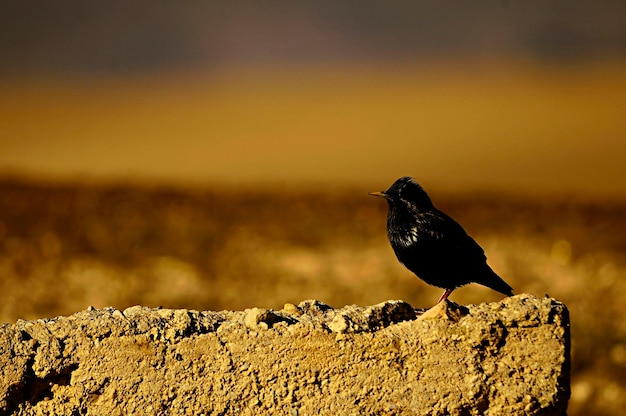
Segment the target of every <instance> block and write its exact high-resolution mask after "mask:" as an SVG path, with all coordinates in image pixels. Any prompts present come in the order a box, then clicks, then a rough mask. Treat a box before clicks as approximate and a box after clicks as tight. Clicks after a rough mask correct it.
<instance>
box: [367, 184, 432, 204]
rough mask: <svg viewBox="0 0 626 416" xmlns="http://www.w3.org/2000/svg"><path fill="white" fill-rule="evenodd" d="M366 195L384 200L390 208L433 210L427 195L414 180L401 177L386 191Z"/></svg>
mask: <svg viewBox="0 0 626 416" xmlns="http://www.w3.org/2000/svg"><path fill="white" fill-rule="evenodd" d="M368 195H372V196H378V197H381V198H385V199H386V200H387V202H388V203H389V206H390V207H397V206H399V205H405V206H406V207H408V208H411V209H413V210H418V211H422V210H428V209H431V208H433V203H432V202H431V200H430V198H429V197H428V194H426V192H425V191H424V189H422V187H421V186H420V184H418V183H417V182H416V181H415V179H413V178H411V177H409V176H403V177H402V178H400V179H398V180H396V181H395V182H394V183H393V184H392V185H391V186H390V187H389V189H387V190H386V191H382V192H371V193H369V194H368Z"/></svg>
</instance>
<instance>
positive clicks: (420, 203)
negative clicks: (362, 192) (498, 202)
mask: <svg viewBox="0 0 626 416" xmlns="http://www.w3.org/2000/svg"><path fill="white" fill-rule="evenodd" d="M369 195H373V196H379V197H382V198H385V199H386V200H387V203H388V204H389V213H388V215H387V237H388V238H389V242H390V243H391V247H392V248H393V251H394V252H395V254H396V257H397V258H398V260H399V261H400V263H402V264H403V265H404V266H405V267H406V268H407V269H409V270H410V271H412V272H413V273H415V274H416V275H417V277H419V278H420V279H422V280H423V281H425V282H426V283H428V284H429V285H433V286H437V287H440V288H442V289H445V292H443V295H441V297H440V298H439V300H438V301H437V303H439V302H441V301H442V300H444V299H446V298H447V297H448V296H449V295H450V293H452V291H453V290H454V289H456V288H457V287H460V286H463V285H466V284H468V283H479V284H481V285H483V286H487V287H488V288H490V289H493V290H495V291H498V292H500V293H503V294H505V295H507V296H512V295H513V289H512V288H511V286H509V285H508V284H507V283H506V282H505V281H504V280H502V278H501V277H500V276H498V275H497V274H496V273H495V272H494V271H493V270H492V269H491V267H489V265H487V257H486V256H485V252H484V250H483V249H482V248H481V247H480V246H479V245H478V243H476V241H474V239H473V238H472V237H470V236H469V235H467V233H466V232H465V230H464V229H463V227H461V226H460V225H459V223H458V222H456V221H455V220H453V219H452V218H450V217H449V216H448V215H446V214H444V213H443V212H441V211H439V210H438V209H437V208H435V207H434V205H433V203H432V202H431V201H430V198H429V197H428V195H427V194H426V192H425V191H424V189H422V187H421V186H420V185H419V184H418V183H417V182H416V181H415V180H414V179H413V178H410V177H408V176H405V177H402V178H400V179H398V180H397V181H395V182H394V183H393V185H391V186H390V187H389V189H387V190H386V191H383V192H372V193H370V194H369Z"/></svg>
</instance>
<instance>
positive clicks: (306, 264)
mask: <svg viewBox="0 0 626 416" xmlns="http://www.w3.org/2000/svg"><path fill="white" fill-rule="evenodd" d="M433 198H434V200H435V201H436V203H437V205H438V206H439V207H440V208H441V209H443V210H445V211H447V212H448V213H450V214H451V215H452V216H453V217H455V218H456V219H457V220H458V221H460V222H461V223H462V224H463V225H464V226H465V228H466V229H467V230H468V232H469V233H470V234H471V235H473V236H474V237H475V238H476V239H477V240H478V241H479V243H481V244H482V245H483V247H484V248H485V250H486V252H487V254H488V258H489V261H490V264H491V265H492V266H493V267H494V268H495V269H496V270H497V271H498V272H499V273H500V274H501V275H502V276H503V277H504V278H505V279H506V280H507V281H508V282H509V283H510V284H511V285H512V286H513V287H514V288H515V290H516V292H517V293H521V292H531V293H534V294H536V295H539V296H541V295H543V294H549V295H550V296H553V297H555V298H557V299H559V300H561V301H563V302H565V303H566V304H567V305H568V307H569V309H570V313H571V319H572V334H573V343H572V346H573V378H572V382H573V383H572V387H573V397H572V400H571V406H570V410H571V411H570V414H571V415H577V414H580V415H583V414H590V413H593V414H607V415H608V414H613V415H616V414H623V410H622V409H623V406H622V400H621V398H622V397H623V394H624V393H625V391H624V390H625V386H624V385H623V382H622V380H623V379H624V376H626V371H625V370H626V325H625V324H624V322H626V321H625V320H624V319H623V315H624V312H623V310H622V309H623V308H622V306H623V302H622V300H623V293H624V290H626V287H625V286H626V285H625V283H624V279H623V276H624V273H625V272H626V256H625V255H624V249H625V247H626V233H624V230H626V205H624V204H606V203H603V204H601V203H597V202H589V201H588V202H580V201H573V200H568V199H555V200H550V201H547V200H544V201H542V202H539V201H537V202H534V201H529V200H526V199H524V200H522V199H516V198H514V197H503V196H495V195H486V194H485V195H478V196H476V195H475V196H473V197H468V196H466V197H459V196H455V195H450V194H448V195H441V194H437V193H435V194H434V195H433ZM385 215H386V204H384V202H383V201H380V200H378V199H374V198H370V197H367V196H366V195H365V189H360V188H350V187H346V188H342V189H336V190H335V191H333V192H328V193H320V192H312V191H301V192H298V193H294V192H285V193H276V192H268V191H262V190H261V191H247V192H244V191H237V190H233V189H229V188H227V187H212V188H203V189H201V188H196V189H189V188H188V189H183V188H165V187H148V186H144V187H141V186H122V185H115V186H114V185H110V186H105V185H69V184H65V185H63V184H55V185H52V184H48V185H42V184H37V183H29V182H23V181H17V180H8V179H5V180H3V181H2V182H1V183H0V241H2V244H1V245H0V274H1V275H2V279H1V280H0V288H1V289H0V293H2V303H1V309H0V318H1V320H2V321H3V322H11V321H14V320H15V319H17V318H24V319H34V318H39V317H50V316H55V315H66V314H71V313H73V312H76V311H78V310H82V309H84V308H86V307H87V306H89V305H93V306H95V307H103V306H114V307H116V308H120V309H123V308H125V307H128V306H130V305H134V304H142V305H146V306H152V307H155V306H163V307H167V308H190V309H199V310H207V309H212V310H221V309H243V308H249V307H252V306H259V307H268V308H281V307H282V305H283V304H284V303H286V302H291V303H298V302H299V301H301V300H304V299H309V298H316V299H320V300H322V301H324V302H327V303H329V304H331V305H334V306H337V307H340V306H343V305H344V304H353V303H356V304H361V305H366V304H375V303H378V302H382V301H384V300H387V299H403V300H406V301H408V302H409V303H411V304H412V305H414V306H415V307H429V306H431V305H432V304H433V302H434V301H435V300H436V299H437V297H438V296H439V295H440V290H439V289H437V288H431V287H428V286H426V285H425V284H424V283H422V282H421V281H419V280H417V279H416V278H415V277H414V276H413V275H412V274H410V273H409V272H407V271H406V270H404V269H403V268H402V266H400V265H399V264H398V263H397V261H396V260H395V258H394V256H393V253H392V251H391V249H390V247H389V246H388V243H387V241H386V237H385V232H384V227H385ZM500 298H501V296H500V295H499V294H497V293H495V292H493V291H490V290H489V289H486V288H483V287H480V286H477V285H470V286H467V287H464V288H461V289H459V290H457V291H455V293H453V295H452V299H453V300H454V301H456V302H459V303H478V302H487V301H495V300H498V299H500Z"/></svg>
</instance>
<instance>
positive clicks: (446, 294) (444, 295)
mask: <svg viewBox="0 0 626 416" xmlns="http://www.w3.org/2000/svg"><path fill="white" fill-rule="evenodd" d="M453 290H454V289H446V291H445V292H443V295H441V297H440V298H439V300H438V301H437V303H439V302H441V301H442V300H446V299H448V296H450V293H452V291H453Z"/></svg>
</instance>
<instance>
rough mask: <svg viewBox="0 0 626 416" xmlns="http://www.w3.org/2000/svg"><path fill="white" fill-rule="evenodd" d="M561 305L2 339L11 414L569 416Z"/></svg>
mask: <svg viewBox="0 0 626 416" xmlns="http://www.w3.org/2000/svg"><path fill="white" fill-rule="evenodd" d="M569 349H570V338H569V317H568V311H567V308H566V307H565V305H564V304H562V303H560V302H558V301H556V300H554V299H551V298H547V297H546V298H537V297H534V296H532V295H525V294H523V295H518V296H514V297H511V298H507V299H504V300H503V301H501V302H497V303H488V304H479V305H467V306H459V305H457V304H455V303H453V302H449V301H445V302H442V303H440V304H439V305H437V306H435V307H433V308H432V309H430V310H428V311H426V312H424V311H421V310H415V309H414V308H413V307H411V306H410V305H409V304H407V303H405V302H402V301H388V302H384V303H381V304H378V305H375V306H370V307H359V306H346V307H344V308H341V309H333V308H332V307H330V306H328V305H326V304H324V303H322V302H319V301H315V300H308V301H304V302H302V303H300V304H299V305H293V304H287V305H285V307H284V308H283V309H282V310H280V311H274V310H267V309H258V308H253V309H248V310H245V311H222V312H212V311H208V312H198V311H192V310H171V309H150V308H145V307H141V306H134V307H131V308H128V309H126V310H124V311H120V310H116V309H113V308H105V309H93V308H90V309H87V310H85V311H82V312H78V313H76V314H74V315H72V316H68V317H58V318H53V319H42V320H36V321H23V320H20V321H18V322H16V323H15V324H12V325H4V326H2V327H0V369H1V370H0V371H1V378H0V414H9V415H10V414H16V415H39V414H41V415H44V414H55V415H87V414H89V415H100V414H101V415H128V414H184V415H200V414H206V415H230V414H233V415H234V414H250V415H252V414H276V415H318V414H325V415H400V414H402V415H483V414H488V415H502V414H511V415H512V414H525V415H564V414H565V412H566V409H567V401H568V398H569V394H570V386H569V373H570V358H569Z"/></svg>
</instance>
